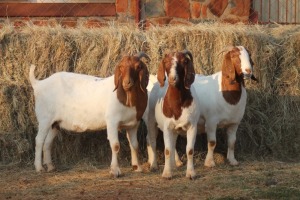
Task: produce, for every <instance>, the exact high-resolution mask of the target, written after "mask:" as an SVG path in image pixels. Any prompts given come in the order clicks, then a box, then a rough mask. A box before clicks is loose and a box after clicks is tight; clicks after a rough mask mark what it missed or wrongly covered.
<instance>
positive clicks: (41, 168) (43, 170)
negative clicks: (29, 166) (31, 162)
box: [36, 167, 46, 173]
mask: <svg viewBox="0 0 300 200" xmlns="http://www.w3.org/2000/svg"><path fill="white" fill-rule="evenodd" d="M45 171H46V170H45V168H44V167H38V168H36V172H38V173H42V172H45Z"/></svg>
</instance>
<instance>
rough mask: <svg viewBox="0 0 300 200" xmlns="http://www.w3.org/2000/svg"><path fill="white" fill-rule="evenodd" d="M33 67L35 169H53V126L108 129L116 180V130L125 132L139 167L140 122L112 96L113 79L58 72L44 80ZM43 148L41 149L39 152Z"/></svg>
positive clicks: (134, 159) (54, 130)
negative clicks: (138, 136)
mask: <svg viewBox="0 0 300 200" xmlns="http://www.w3.org/2000/svg"><path fill="white" fill-rule="evenodd" d="M34 69H35V66H34V65H32V66H31V67H30V74H29V79H30V82H31V84H32V87H33V89H34V96H35V112H36V117H37V120H38V123H39V126H38V134H37V136H36V149H35V168H36V171H43V170H44V168H43V166H42V152H43V153H44V156H43V161H44V163H43V164H45V165H47V168H48V171H51V170H52V169H54V166H53V164H52V160H51V145H52V142H53V139H54V138H55V136H56V135H57V131H58V130H57V129H56V128H53V127H52V124H53V123H54V122H58V123H59V127H60V128H63V129H66V130H70V131H75V132H84V131H87V130H101V129H107V136H108V140H109V142H110V146H111V148H112V162H111V174H113V175H114V176H116V177H117V176H119V175H120V174H121V171H120V169H119V165H118V160H117V153H118V150H115V148H116V146H119V147H120V143H119V139H118V128H124V129H126V130H127V137H128V140H129V143H130V147H131V150H132V151H131V152H132V165H136V166H137V167H138V169H137V171H141V167H140V165H139V163H138V159H137V152H136V150H137V145H138V144H137V139H136V132H137V128H138V124H139V122H138V121H137V119H136V109H135V107H126V106H124V105H123V104H121V103H120V102H119V100H118V99H117V95H116V91H115V92H113V90H114V88H115V85H114V76H111V77H108V78H97V77H94V76H89V75H82V74H75V73H68V72H58V73H55V74H53V75H52V76H50V77H48V78H47V79H44V80H40V81H38V80H36V79H35V77H34ZM42 148H43V149H42Z"/></svg>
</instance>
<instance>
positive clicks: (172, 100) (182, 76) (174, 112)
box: [160, 52, 195, 120]
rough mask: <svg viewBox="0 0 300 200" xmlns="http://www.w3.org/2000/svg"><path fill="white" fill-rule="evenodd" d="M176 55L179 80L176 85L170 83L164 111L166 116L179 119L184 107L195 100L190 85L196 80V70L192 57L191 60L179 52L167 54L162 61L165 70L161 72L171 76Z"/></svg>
mask: <svg viewBox="0 0 300 200" xmlns="http://www.w3.org/2000/svg"><path fill="white" fill-rule="evenodd" d="M174 55H176V57H177V66H176V72H177V78H178V80H177V83H176V84H175V85H172V84H169V87H168V89H167V92H166V95H165V97H164V103H163V113H164V115H165V116H166V117H168V118H172V117H174V118H175V119H176V120H177V119H178V118H179V117H180V116H181V113H182V109H183V108H186V107H189V106H190V105H191V104H192V102H193V96H192V93H191V91H190V89H189V87H190V85H191V84H192V83H193V82H194V79H195V73H194V72H195V71H194V65H193V62H192V58H191V60H190V59H188V58H187V57H186V55H185V54H184V53H182V52H178V53H176V54H175V53H172V54H169V55H166V56H165V58H164V60H163V61H162V63H163V65H164V67H163V69H164V70H165V71H162V70H161V72H160V73H162V74H164V73H165V72H166V73H167V74H168V76H169V73H170V70H171V67H172V59H173V56H174ZM160 68H161V66H160Z"/></svg>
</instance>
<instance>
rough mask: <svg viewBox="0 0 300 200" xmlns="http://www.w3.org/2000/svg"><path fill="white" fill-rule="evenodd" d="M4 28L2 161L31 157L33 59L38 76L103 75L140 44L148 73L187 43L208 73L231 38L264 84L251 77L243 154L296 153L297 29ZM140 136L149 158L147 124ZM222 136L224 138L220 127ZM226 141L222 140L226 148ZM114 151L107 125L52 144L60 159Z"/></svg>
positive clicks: (0, 38)
mask: <svg viewBox="0 0 300 200" xmlns="http://www.w3.org/2000/svg"><path fill="white" fill-rule="evenodd" d="M294 29H295V28H294ZM0 31H1V32H0V58H1V62H0V89H1V91H0V113H1V114H2V119H1V120H0V162H3V163H9V162H20V161H21V162H28V161H30V162H31V160H32V159H33V157H34V145H35V142H34V138H35V135H36V131H37V122H36V119H35V114H34V98H33V90H32V88H31V86H30V84H29V82H28V70H29V65H30V64H31V63H34V64H36V65H37V70H36V75H37V77H38V78H39V79H44V78H46V77H48V76H50V75H51V74H53V73H55V72H58V71H72V72H76V73H84V74H90V75H95V76H102V77H106V76H109V75H111V74H113V70H114V68H115V66H116V65H117V64H118V62H119V60H120V58H121V57H122V56H123V55H126V54H134V53H136V52H138V51H141V50H142V51H145V52H146V53H147V54H148V55H149V57H150V58H151V60H150V61H149V62H148V66H149V70H150V72H151V73H156V70H157V67H158V64H159V62H160V60H161V58H162V56H163V55H164V53H166V52H168V51H170V50H183V49H188V50H190V51H191V52H192V53H193V55H194V63H195V67H196V72H197V73H203V74H206V75H207V74H212V73H214V72H216V71H219V70H220V67H221V62H222V56H218V53H219V52H220V51H221V49H222V48H223V47H225V46H226V45H230V44H233V45H243V46H245V47H247V48H248V49H249V50H250V52H251V54H252V58H253V60H254V63H255V66H254V68H255V72H254V73H255V75H256V76H257V77H258V79H259V83H253V82H251V81H247V82H246V87H247V90H248V94H249V95H248V96H249V98H248V105H247V108H246V112H245V116H244V119H243V121H242V123H241V125H240V127H239V129H238V141H237V150H238V151H237V156H238V158H243V157H246V156H249V155H251V156H252V157H253V158H259V157H261V156H263V157H272V158H279V159H291V160H292V159H295V156H298V158H299V150H300V147H299V145H298V144H299V142H298V143H297V142H296V141H299V136H298V132H299V131H298V130H299V125H298V124H299V123H297V122H299V121H300V115H299V114H298V113H299V107H300V106H299V95H300V94H299V93H300V92H299V76H298V75H299V70H300V69H299V68H300V56H299V55H300V50H299V46H300V34H299V31H294V32H293V34H290V35H289V36H285V37H280V36H278V35H276V34H275V32H276V31H274V30H273V29H272V30H271V31H270V29H269V28H266V27H260V26H245V25H228V24H226V25H224V24H199V25H195V26H173V27H172V26H168V27H153V28H151V29H149V30H147V31H141V30H138V29H136V28H135V27H130V26H110V27H103V28H100V29H86V28H76V29H64V28H61V27H52V28H50V27H37V26H27V27H24V28H22V29H17V30H16V29H14V28H12V27H10V26H9V25H7V26H4V27H3V28H2V29H1V30H0ZM284 35H286V34H284ZM139 135H140V136H139V140H140V146H141V147H142V152H143V156H144V157H145V155H146V153H145V152H144V151H145V149H146V148H145V135H146V130H145V127H141V128H140V129H139ZM218 135H219V137H222V136H223V135H224V134H223V131H222V130H221V131H219V134H218ZM120 136H121V145H122V146H121V149H122V152H121V157H126V158H127V159H126V160H130V159H129V157H130V150H129V147H128V143H127V140H126V138H125V134H120ZM223 140H224V139H222V140H221V142H219V143H218V146H219V149H220V151H221V152H226V145H222V142H223ZM183 149H184V148H183ZM109 154H110V149H109V143H108V141H107V140H106V133H105V131H102V132H97V133H96V134H95V133H85V134H77V135H74V134H72V135H69V134H60V135H59V136H58V139H57V140H56V142H55V144H54V148H53V158H54V160H55V162H56V163H70V162H78V161H79V160H81V159H84V158H88V159H89V160H96V161H108V160H109V159H110V155H109Z"/></svg>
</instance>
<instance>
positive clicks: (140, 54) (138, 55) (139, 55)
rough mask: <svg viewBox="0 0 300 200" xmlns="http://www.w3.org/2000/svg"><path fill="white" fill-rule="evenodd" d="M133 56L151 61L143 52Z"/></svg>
mask: <svg viewBox="0 0 300 200" xmlns="http://www.w3.org/2000/svg"><path fill="white" fill-rule="evenodd" d="M135 56H136V57H138V58H139V59H141V58H142V57H145V58H147V59H148V60H151V59H150V57H149V56H148V55H147V54H146V53H144V52H139V53H137V54H136V55H135Z"/></svg>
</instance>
